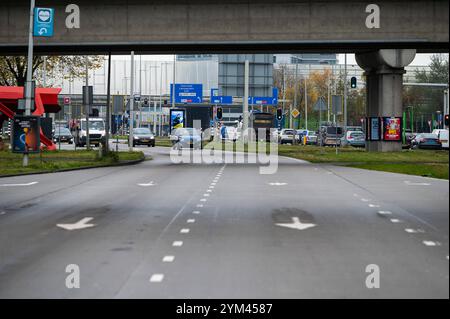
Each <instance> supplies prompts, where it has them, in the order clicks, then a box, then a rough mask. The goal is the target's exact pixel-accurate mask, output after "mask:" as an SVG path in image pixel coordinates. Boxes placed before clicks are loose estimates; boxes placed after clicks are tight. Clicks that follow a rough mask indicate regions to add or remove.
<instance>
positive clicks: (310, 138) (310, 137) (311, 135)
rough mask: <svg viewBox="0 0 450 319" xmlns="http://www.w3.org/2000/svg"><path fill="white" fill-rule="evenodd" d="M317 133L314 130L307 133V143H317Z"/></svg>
mask: <svg viewBox="0 0 450 319" xmlns="http://www.w3.org/2000/svg"><path fill="white" fill-rule="evenodd" d="M318 139H319V138H318V136H317V133H316V132H314V131H308V132H307V134H306V144H307V145H317V141H318Z"/></svg>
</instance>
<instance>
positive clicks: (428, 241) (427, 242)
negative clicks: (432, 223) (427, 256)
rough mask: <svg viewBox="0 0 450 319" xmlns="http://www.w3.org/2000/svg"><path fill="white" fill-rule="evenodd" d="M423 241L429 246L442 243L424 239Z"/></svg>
mask: <svg viewBox="0 0 450 319" xmlns="http://www.w3.org/2000/svg"><path fill="white" fill-rule="evenodd" d="M422 243H423V244H424V245H425V246H429V247H433V246H439V245H440V243H438V242H435V241H431V240H424V241H422Z"/></svg>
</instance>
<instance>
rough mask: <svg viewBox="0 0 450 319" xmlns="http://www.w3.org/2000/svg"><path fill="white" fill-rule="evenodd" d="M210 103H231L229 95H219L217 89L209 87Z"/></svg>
mask: <svg viewBox="0 0 450 319" xmlns="http://www.w3.org/2000/svg"><path fill="white" fill-rule="evenodd" d="M211 104H233V97H232V96H231V95H222V96H221V95H219V89H211Z"/></svg>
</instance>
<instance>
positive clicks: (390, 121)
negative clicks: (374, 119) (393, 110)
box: [383, 117, 402, 142]
mask: <svg viewBox="0 0 450 319" xmlns="http://www.w3.org/2000/svg"><path fill="white" fill-rule="evenodd" d="M383 140H384V141H397V142H398V141H401V140H402V118H401V117H383Z"/></svg>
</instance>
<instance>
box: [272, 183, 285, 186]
mask: <svg viewBox="0 0 450 319" xmlns="http://www.w3.org/2000/svg"><path fill="white" fill-rule="evenodd" d="M269 185H270V186H284V185H287V183H280V182H274V183H269Z"/></svg>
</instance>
